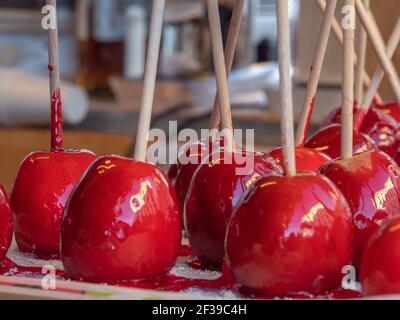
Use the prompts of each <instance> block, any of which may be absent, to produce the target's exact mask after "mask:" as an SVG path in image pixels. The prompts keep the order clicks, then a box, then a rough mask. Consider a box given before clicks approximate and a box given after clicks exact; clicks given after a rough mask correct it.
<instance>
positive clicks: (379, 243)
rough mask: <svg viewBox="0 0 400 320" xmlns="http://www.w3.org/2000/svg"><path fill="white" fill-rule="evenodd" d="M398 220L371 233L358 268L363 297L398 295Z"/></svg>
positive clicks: (399, 253) (399, 274)
mask: <svg viewBox="0 0 400 320" xmlns="http://www.w3.org/2000/svg"><path fill="white" fill-rule="evenodd" d="M399 261H400V218H399V217H398V218H395V219H393V220H391V221H389V222H387V223H385V224H384V225H382V226H381V227H380V228H379V229H378V230H377V231H375V232H374V233H373V235H372V236H371V238H370V239H369V241H368V243H367V245H366V247H365V250H364V254H363V257H362V260H361V266H360V280H361V285H362V292H363V295H381V294H394V293H397V294H399V293H400V268H399Z"/></svg>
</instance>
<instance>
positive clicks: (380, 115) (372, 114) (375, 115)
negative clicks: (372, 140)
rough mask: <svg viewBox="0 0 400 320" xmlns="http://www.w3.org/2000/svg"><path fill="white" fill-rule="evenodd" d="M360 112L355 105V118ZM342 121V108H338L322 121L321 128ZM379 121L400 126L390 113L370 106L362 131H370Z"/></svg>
mask: <svg viewBox="0 0 400 320" xmlns="http://www.w3.org/2000/svg"><path fill="white" fill-rule="evenodd" d="M358 112H359V109H358V108H357V107H354V109H353V115H354V119H355V118H356V115H357V113H358ZM341 122H342V109H341V108H337V109H335V110H333V111H332V112H331V113H330V114H329V115H328V117H326V119H325V120H324V121H323V123H322V126H321V128H324V127H326V126H329V125H331V124H333V123H336V124H340V123H341ZM377 122H382V123H384V124H387V125H390V126H392V127H395V128H397V126H398V124H397V122H396V120H395V119H394V118H393V117H392V116H391V115H390V114H387V113H385V112H384V111H382V110H381V109H379V108H375V107H373V108H369V109H368V110H367V113H366V114H365V118H364V120H363V122H362V125H361V127H360V130H361V132H364V133H368V132H369V131H370V130H371V129H372V128H373V127H374V125H375V124H376V123H377Z"/></svg>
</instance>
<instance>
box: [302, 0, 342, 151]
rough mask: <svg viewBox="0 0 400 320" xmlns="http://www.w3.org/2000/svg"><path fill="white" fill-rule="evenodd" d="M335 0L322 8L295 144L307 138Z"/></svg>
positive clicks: (330, 0) (331, 0)
mask: <svg viewBox="0 0 400 320" xmlns="http://www.w3.org/2000/svg"><path fill="white" fill-rule="evenodd" d="M336 5H337V0H328V4H327V6H326V8H325V10H324V17H323V21H322V27H321V31H320V33H319V36H318V41H317V47H316V50H315V55H314V59H313V62H312V66H311V72H310V76H309V79H308V84H307V90H306V97H305V99H304V102H303V108H302V110H301V115H300V121H299V125H298V127H297V133H296V145H297V146H303V145H304V143H305V139H306V138H307V132H308V129H309V127H310V118H311V114H312V110H313V108H314V101H315V94H316V92H317V87H318V82H319V78H320V75H321V69H322V64H323V62H324V58H325V53H326V48H327V45H328V40H329V35H330V32H331V26H332V20H333V17H334V14H335V9H336Z"/></svg>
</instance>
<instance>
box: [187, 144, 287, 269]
mask: <svg viewBox="0 0 400 320" xmlns="http://www.w3.org/2000/svg"><path fill="white" fill-rule="evenodd" d="M231 160H232V161H231ZM245 167H247V169H245V170H244V171H243V172H239V171H237V170H238V169H242V170H243V169H244V168H245ZM281 174H282V169H281V168H280V167H279V166H278V165H277V163H276V162H275V160H273V159H272V158H271V157H268V156H266V155H263V154H260V153H253V152H247V151H235V152H234V153H233V155H232V154H231V153H228V152H224V151H219V152H216V153H214V154H212V155H210V158H209V159H208V161H205V162H203V164H201V165H200V166H199V168H198V170H197V171H196V173H195V175H194V177H193V179H192V182H191V185H190V188H189V191H188V194H187V197H186V201H185V210H184V218H185V229H186V233H187V235H188V238H189V242H190V246H191V247H192V249H193V250H194V251H195V253H196V254H198V255H199V256H201V257H202V258H204V259H205V260H207V261H209V262H211V263H214V264H216V265H219V264H221V263H222V259H223V257H224V238H225V231H226V226H227V224H228V221H229V219H230V217H231V215H232V211H233V208H234V207H235V206H236V204H237V203H238V202H239V200H240V198H241V197H242V195H243V193H244V192H245V191H246V190H247V189H248V188H249V187H250V186H251V185H252V184H253V183H254V182H255V181H256V180H257V179H259V178H260V177H262V176H265V175H281Z"/></svg>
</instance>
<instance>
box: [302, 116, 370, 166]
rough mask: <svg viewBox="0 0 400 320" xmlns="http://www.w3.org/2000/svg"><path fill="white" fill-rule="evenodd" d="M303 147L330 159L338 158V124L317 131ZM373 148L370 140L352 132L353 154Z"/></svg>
mask: <svg viewBox="0 0 400 320" xmlns="http://www.w3.org/2000/svg"><path fill="white" fill-rule="evenodd" d="M305 146H306V147H307V148H311V149H315V150H317V151H321V152H323V153H326V154H327V155H328V156H330V157H331V158H332V159H336V158H339V157H340V155H341V126H340V125H339V124H331V125H329V126H327V127H325V128H322V129H320V130H318V131H317V132H316V133H315V134H314V135H312V136H311V137H310V139H308V141H307V143H306V144H305ZM374 148H376V147H375V144H374V142H373V141H372V140H371V139H370V138H368V137H367V136H366V135H365V134H363V133H357V132H354V135H353V153H360V152H364V151H367V150H371V149H374Z"/></svg>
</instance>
